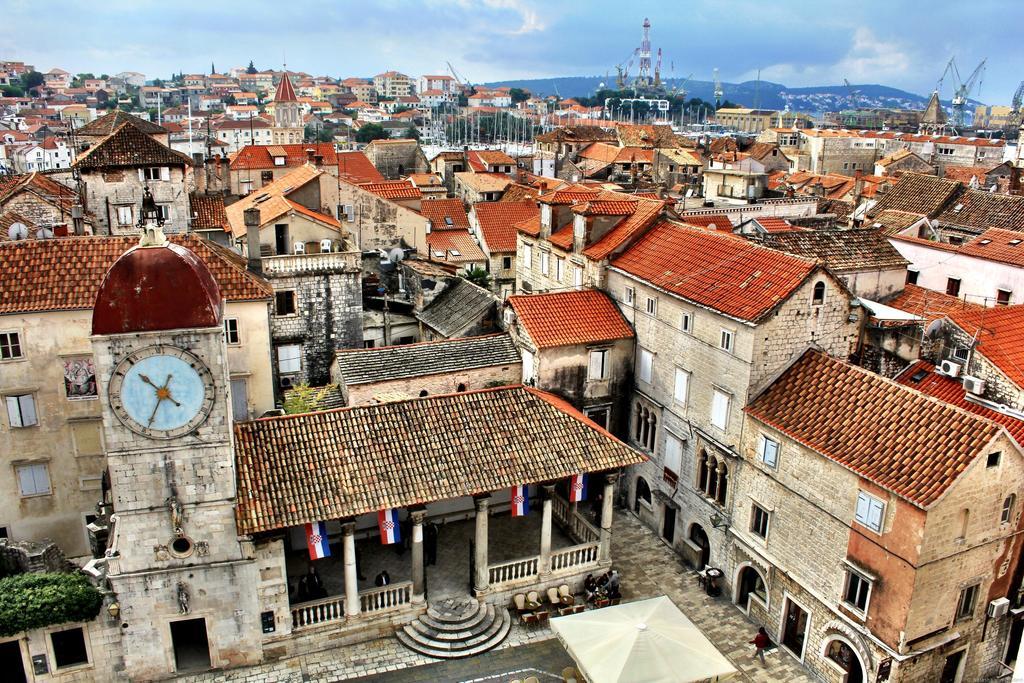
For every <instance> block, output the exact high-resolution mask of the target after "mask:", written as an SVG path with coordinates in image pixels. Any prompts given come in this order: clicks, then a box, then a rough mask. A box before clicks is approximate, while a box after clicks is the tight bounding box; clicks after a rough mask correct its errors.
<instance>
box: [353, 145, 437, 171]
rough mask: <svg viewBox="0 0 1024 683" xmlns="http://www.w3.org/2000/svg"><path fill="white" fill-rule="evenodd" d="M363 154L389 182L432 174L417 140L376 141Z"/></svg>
mask: <svg viewBox="0 0 1024 683" xmlns="http://www.w3.org/2000/svg"><path fill="white" fill-rule="evenodd" d="M363 152H365V153H366V156H367V158H369V160H370V163H372V164H373V165H374V167H375V168H376V169H377V170H378V171H380V173H381V175H383V176H384V177H385V178H387V179H388V180H398V179H400V178H404V177H406V176H408V175H411V174H413V173H429V172H430V163H429V162H427V157H426V156H424V154H423V150H422V149H420V145H419V143H418V142H417V141H416V140H374V141H373V142H371V143H370V144H368V145H367V146H366V149H364V150H363Z"/></svg>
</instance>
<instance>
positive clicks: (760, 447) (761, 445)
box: [757, 434, 768, 462]
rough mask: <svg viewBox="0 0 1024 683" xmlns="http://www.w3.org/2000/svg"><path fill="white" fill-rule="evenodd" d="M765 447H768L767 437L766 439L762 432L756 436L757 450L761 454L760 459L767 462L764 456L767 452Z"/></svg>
mask: <svg viewBox="0 0 1024 683" xmlns="http://www.w3.org/2000/svg"><path fill="white" fill-rule="evenodd" d="M767 448H768V439H766V438H765V437H764V434H762V435H761V436H759V437H758V441H757V452H758V454H759V455H760V456H761V460H764V461H765V462H767V459H766V457H765V455H766V453H767Z"/></svg>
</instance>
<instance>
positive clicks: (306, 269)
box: [260, 251, 361, 276]
mask: <svg viewBox="0 0 1024 683" xmlns="http://www.w3.org/2000/svg"><path fill="white" fill-rule="evenodd" d="M360 258H361V257H360V254H359V252H357V251H328V252H321V253H319V254H285V255H284V256H264V257H263V258H262V259H261V263H260V265H261V267H262V268H263V272H264V274H266V275H268V276H273V275H287V274H293V273H330V272H336V271H344V270H349V271H351V270H354V269H356V270H357V269H359V268H360Z"/></svg>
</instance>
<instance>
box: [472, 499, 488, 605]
mask: <svg viewBox="0 0 1024 683" xmlns="http://www.w3.org/2000/svg"><path fill="white" fill-rule="evenodd" d="M473 504H474V505H475V506H476V540H475V543H474V550H475V554H474V557H473V563H474V564H475V565H476V576H475V577H474V578H473V588H474V589H476V592H477V593H478V594H480V593H485V592H487V588H488V586H489V585H490V569H489V568H488V567H487V515H488V514H490V505H491V496H490V495H489V494H485V495H482V496H478V497H475V498H473Z"/></svg>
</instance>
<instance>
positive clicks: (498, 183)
mask: <svg viewBox="0 0 1024 683" xmlns="http://www.w3.org/2000/svg"><path fill="white" fill-rule="evenodd" d="M455 179H456V180H457V181H458V182H460V183H462V184H463V185H465V186H466V187H469V188H470V189H473V190H475V191H477V192H504V190H505V188H507V187H508V186H509V185H511V184H512V179H511V178H509V177H508V176H507V175H505V174H504V173H474V172H472V171H460V172H459V173H456V174H455Z"/></svg>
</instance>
